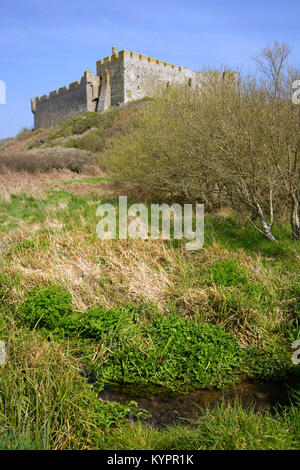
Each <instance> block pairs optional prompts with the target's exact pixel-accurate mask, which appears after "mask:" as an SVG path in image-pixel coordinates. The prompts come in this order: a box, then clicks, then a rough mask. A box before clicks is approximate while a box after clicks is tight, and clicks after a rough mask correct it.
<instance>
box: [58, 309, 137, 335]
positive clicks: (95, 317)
mask: <svg viewBox="0 0 300 470" xmlns="http://www.w3.org/2000/svg"><path fill="white" fill-rule="evenodd" d="M131 319H132V311H131V309H126V308H124V309H110V310H105V309H104V308H103V307H102V306H101V305H98V306H96V307H92V308H90V309H88V310H87V311H86V312H85V313H82V314H78V313H73V314H71V315H69V316H68V317H66V318H65V319H64V320H63V321H62V324H61V328H62V330H63V333H64V335H66V336H72V335H79V336H81V337H83V338H93V339H96V340H100V339H103V338H104V336H105V335H107V334H109V333H111V332H114V331H115V330H116V329H117V328H121V326H122V325H124V323H127V322H130V321H131Z"/></svg>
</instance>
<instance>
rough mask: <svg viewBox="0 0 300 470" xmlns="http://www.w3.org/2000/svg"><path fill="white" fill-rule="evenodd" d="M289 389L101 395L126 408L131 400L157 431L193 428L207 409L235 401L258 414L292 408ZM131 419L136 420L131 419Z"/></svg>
mask: <svg viewBox="0 0 300 470" xmlns="http://www.w3.org/2000/svg"><path fill="white" fill-rule="evenodd" d="M288 391H289V387H288V386H287V385H285V384H283V383H262V382H250V381H248V382H243V383H240V384H238V385H236V386H235V387H234V388H229V389H226V390H221V391H220V390H205V389H201V390H195V391H193V392H189V393H186V394H176V393H174V392H169V391H166V390H165V389H163V388H161V387H157V386H153V385H151V386H149V387H145V386H143V387H139V386H136V385H126V384H119V385H108V384H106V385H105V387H104V389H103V390H102V391H101V392H100V393H99V395H98V396H99V398H100V399H102V400H109V401H116V402H119V403H122V404H125V403H127V402H129V401H131V400H133V401H135V402H137V403H138V405H139V407H140V408H143V409H145V410H147V411H150V413H151V417H150V418H148V419H147V420H146V421H147V422H149V423H151V424H153V425H154V426H156V427H160V428H161V427H165V426H169V425H175V424H180V425H183V424H192V423H193V421H194V420H195V419H196V418H197V416H198V417H201V415H203V410H204V408H205V407H206V406H212V407H215V406H217V405H219V404H221V402H222V401H224V402H225V403H232V402H233V401H235V400H236V399H238V400H239V401H240V403H241V404H242V406H243V407H245V408H246V407H249V406H250V405H251V404H253V405H254V409H255V411H266V410H270V411H272V410H274V408H275V406H276V405H289V404H290V398H289V393H288ZM128 418H129V419H134V417H132V416H128Z"/></svg>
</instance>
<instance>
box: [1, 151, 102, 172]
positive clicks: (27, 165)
mask: <svg viewBox="0 0 300 470" xmlns="http://www.w3.org/2000/svg"><path fill="white" fill-rule="evenodd" d="M94 166H95V164H94V159H93V157H92V156H91V154H90V153H89V152H86V151H85V150H79V149H72V148H65V147H58V146H57V147H52V148H47V149H33V150H27V151H18V150H4V151H2V152H1V153H0V173H4V172H6V171H8V170H11V171H15V172H18V171H26V172H28V173H34V174H35V173H44V172H48V171H51V170H53V169H56V170H62V169H69V170H71V171H74V172H77V173H82V172H84V171H87V170H88V169H91V167H94Z"/></svg>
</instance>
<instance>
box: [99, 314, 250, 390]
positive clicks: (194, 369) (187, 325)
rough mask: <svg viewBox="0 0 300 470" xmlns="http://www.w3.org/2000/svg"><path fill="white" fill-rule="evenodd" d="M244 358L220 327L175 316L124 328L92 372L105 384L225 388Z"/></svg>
mask: <svg viewBox="0 0 300 470" xmlns="http://www.w3.org/2000/svg"><path fill="white" fill-rule="evenodd" d="M243 359H244V351H243V350H242V349H241V348H240V347H239V346H238V344H237V342H236V340H235V339H234V338H231V337H230V336H229V335H228V334H226V333H225V332H224V331H223V330H222V329H221V328H220V327H218V326H215V325H212V324H208V323H206V324H200V323H198V322H195V321H193V322H191V321H189V320H186V319H184V318H182V317H179V316H176V315H171V316H168V317H166V316H164V317H161V318H158V319H157V320H155V321H152V322H148V323H147V324H146V325H144V326H143V325H141V324H137V325H133V326H131V327H130V326H127V327H126V328H124V329H123V330H120V331H119V334H118V335H116V337H115V340H114V342H113V344H112V346H110V354H109V355H108V356H106V358H105V363H103V362H101V360H100V361H98V363H97V362H96V363H95V364H94V365H92V370H93V373H94V374H95V376H96V378H97V379H98V380H99V381H101V382H103V381H104V382H105V381H108V382H125V383H137V384H145V383H147V382H151V383H153V384H156V385H162V386H166V387H170V388H172V389H178V388H181V389H190V388H194V387H197V386H198V387H199V385H201V386H203V387H209V386H211V387H220V388H222V387H224V385H226V384H230V383H234V382H235V381H236V380H238V379H237V375H238V374H239V372H240V371H241V369H242V368H243Z"/></svg>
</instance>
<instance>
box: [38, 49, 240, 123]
mask: <svg viewBox="0 0 300 470" xmlns="http://www.w3.org/2000/svg"><path fill="white" fill-rule="evenodd" d="M216 73H217V74H218V76H219V77H220V79H221V78H222V76H221V74H220V73H219V72H216ZM232 75H234V79H235V78H236V77H235V74H234V73H233V74H231V73H229V72H224V73H223V78H224V79H227V77H229V78H230V77H231V78H232ZM175 83H181V84H184V83H185V84H187V85H189V86H192V87H194V86H202V85H203V84H204V83H205V74H202V73H200V72H194V71H193V70H190V69H188V68H187V67H179V66H177V65H171V64H168V63H167V62H163V61H161V60H157V59H154V58H153V57H146V56H145V55H143V54H137V53H136V52H129V51H126V50H123V51H120V52H119V53H118V52H117V49H116V48H115V47H113V49H112V55H111V56H108V57H105V59H103V60H98V62H97V75H96V76H94V75H93V74H92V72H85V73H84V76H83V77H82V79H81V81H80V83H79V82H74V83H71V84H70V85H69V88H66V87H63V88H60V89H59V90H58V91H57V90H56V91H52V92H51V93H50V94H49V95H44V96H42V97H40V98H39V97H38V98H33V99H32V100H31V108H32V112H33V113H34V127H35V128H37V127H51V126H53V125H54V124H56V123H58V122H60V121H63V120H64V119H65V118H67V117H69V116H74V115H77V114H80V113H83V112H85V111H96V112H103V111H105V110H106V109H108V108H109V107H110V106H117V105H118V104H120V103H127V102H129V101H132V100H137V99H141V98H143V97H145V96H153V94H154V93H155V92H156V91H157V90H158V89H161V88H162V87H167V86H170V85H172V84H175Z"/></svg>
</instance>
